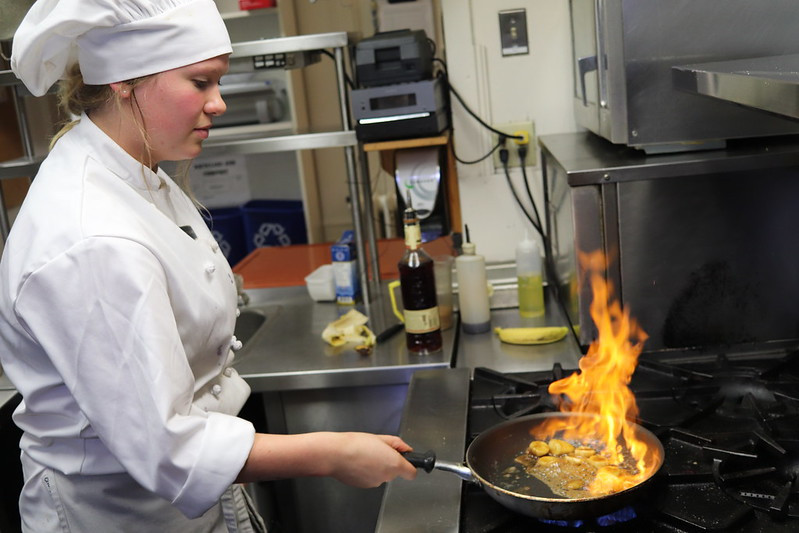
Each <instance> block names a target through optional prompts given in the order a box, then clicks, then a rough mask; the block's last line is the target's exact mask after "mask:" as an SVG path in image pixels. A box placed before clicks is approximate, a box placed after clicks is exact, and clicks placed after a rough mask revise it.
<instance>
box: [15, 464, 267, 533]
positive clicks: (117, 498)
mask: <svg viewBox="0 0 799 533" xmlns="http://www.w3.org/2000/svg"><path fill="white" fill-rule="evenodd" d="M22 468H23V472H24V475H25V479H26V482H25V486H24V487H23V489H22V494H21V495H20V514H21V515H22V531H23V532H24V533H87V532H88V533H100V532H104V531H114V532H116V533H128V532H130V533H141V532H142V531H157V532H159V533H184V532H185V533H265V532H266V527H265V526H264V522H263V520H262V519H261V517H260V516H258V513H257V512H256V511H255V508H254V506H253V503H252V500H251V499H250V497H249V495H247V493H246V492H245V491H244V489H243V488H242V486H241V485H232V486H231V487H230V488H229V489H228V490H227V491H225V493H224V494H222V497H221V498H220V500H219V502H218V503H217V504H216V505H214V506H213V507H211V508H210V509H209V510H208V511H207V512H206V513H205V514H204V515H202V516H201V517H199V518H194V519H189V518H186V516H184V515H183V514H182V513H181V512H180V511H178V510H177V509H176V508H175V507H173V506H172V504H171V503H170V502H169V501H167V500H165V499H163V498H161V497H160V496H157V495H155V494H153V493H152V492H150V491H148V490H146V489H144V488H143V487H141V485H139V484H138V483H136V481H134V480H133V478H131V477H130V476H129V475H128V474H124V473H123V474H106V475H98V476H80V475H77V476H66V475H64V474H61V473H59V472H56V471H54V470H52V469H50V468H47V467H44V466H41V465H39V464H38V463H36V462H35V461H33V460H31V459H30V458H29V457H27V456H26V455H25V454H24V453H23V454H22Z"/></svg>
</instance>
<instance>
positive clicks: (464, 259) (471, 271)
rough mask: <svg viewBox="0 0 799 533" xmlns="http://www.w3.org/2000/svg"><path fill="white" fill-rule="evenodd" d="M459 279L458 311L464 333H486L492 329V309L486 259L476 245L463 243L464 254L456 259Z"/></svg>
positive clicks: (456, 270)
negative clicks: (477, 250)
mask: <svg viewBox="0 0 799 533" xmlns="http://www.w3.org/2000/svg"><path fill="white" fill-rule="evenodd" d="M455 273H456V276H457V279H458V311H459V312H460V317H461V326H462V327H463V332H464V333H485V332H486V331H489V330H490V329H491V308H490V306H489V301H488V279H487V278H486V263H485V257H483V256H482V255H479V254H477V253H476V251H475V245H474V244H473V243H470V242H466V243H463V254H462V255H459V256H458V257H456V258H455Z"/></svg>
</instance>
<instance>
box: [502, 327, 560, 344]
mask: <svg viewBox="0 0 799 533" xmlns="http://www.w3.org/2000/svg"><path fill="white" fill-rule="evenodd" d="M568 332H569V329H568V328H566V327H544V328H500V327H496V328H494V333H496V334H497V335H499V340H501V341H502V342H507V343H508V344H548V343H550V342H556V341H559V340H561V339H562V338H563V337H565V336H566V333H568Z"/></svg>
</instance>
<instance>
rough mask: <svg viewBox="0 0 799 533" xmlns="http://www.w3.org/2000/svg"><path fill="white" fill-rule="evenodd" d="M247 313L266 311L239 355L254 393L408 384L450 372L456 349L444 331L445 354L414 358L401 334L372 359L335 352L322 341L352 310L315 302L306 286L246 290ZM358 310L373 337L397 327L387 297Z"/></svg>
mask: <svg viewBox="0 0 799 533" xmlns="http://www.w3.org/2000/svg"><path fill="white" fill-rule="evenodd" d="M247 293H248V294H249V295H250V298H251V300H250V304H249V308H251V309H253V310H256V311H260V312H263V313H264V315H265V316H266V321H265V323H264V325H263V327H262V328H261V329H260V330H259V331H258V332H257V333H256V334H255V335H254V336H253V337H252V338H251V339H250V340H249V341H248V342H247V343H245V347H244V348H243V349H242V350H241V351H240V352H239V353H238V354H237V355H236V357H237V359H238V362H236V363H235V368H236V369H237V370H238V372H239V374H241V375H242V377H244V379H245V380H246V381H247V382H248V383H249V384H250V386H251V387H252V389H253V392H267V391H288V390H299V389H326V388H333V387H352V386H365V385H386V384H395V383H408V382H410V379H411V375H412V374H413V373H414V372H415V371H417V370H424V369H430V368H448V367H449V366H450V362H451V360H452V355H453V350H454V347H455V338H456V335H455V329H454V328H452V329H449V330H447V331H444V332H443V340H444V347H443V350H442V351H440V352H438V353H435V354H432V355H428V356H416V355H412V354H410V353H409V352H408V350H407V348H406V347H405V335H404V333H403V332H402V331H400V332H398V333H397V334H396V335H394V336H393V337H391V338H389V339H388V340H387V341H385V342H383V343H380V344H378V345H377V346H376V347H375V349H374V351H373V353H372V354H371V355H368V356H362V355H359V354H358V353H357V352H355V350H353V349H352V348H351V347H350V348H347V349H344V350H337V349H335V348H332V347H331V346H329V345H327V344H326V343H325V342H324V341H323V340H322V336H321V335H322V331H323V330H324V328H325V326H327V324H329V323H330V322H332V321H333V320H335V319H336V318H337V317H339V316H340V315H341V314H343V313H346V312H347V311H349V310H350V309H351V308H350V307H348V306H339V305H337V304H335V303H332V302H330V303H321V302H320V303H317V302H314V301H313V300H311V298H310V297H309V296H308V292H307V290H306V288H305V287H285V288H278V289H258V290H250V291H247ZM356 308H357V309H358V310H359V311H361V312H362V313H364V314H365V315H366V316H368V317H369V323H368V324H367V325H368V326H369V327H370V329H372V331H374V332H375V334H378V333H380V332H381V331H383V330H384V329H386V328H387V327H388V326H390V325H393V324H395V323H397V319H396V318H395V317H394V315H393V314H392V313H391V311H390V310H389V309H390V307H389V303H388V302H387V298H386V297H384V296H383V295H380V294H378V295H377V296H376V298H375V299H374V303H372V304H371V305H369V306H368V308H367V307H366V306H364V305H363V304H361V305H358V306H356Z"/></svg>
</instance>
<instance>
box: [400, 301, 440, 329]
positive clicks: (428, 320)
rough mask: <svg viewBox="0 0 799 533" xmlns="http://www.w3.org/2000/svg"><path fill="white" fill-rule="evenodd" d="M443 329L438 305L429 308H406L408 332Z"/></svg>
mask: <svg viewBox="0 0 799 533" xmlns="http://www.w3.org/2000/svg"><path fill="white" fill-rule="evenodd" d="M438 329H441V322H440V319H439V316H438V306H436V307H431V308H429V309H417V310H415V311H412V310H410V309H406V310H405V331H407V332H408V333H430V332H431V331H436V330H438Z"/></svg>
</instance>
